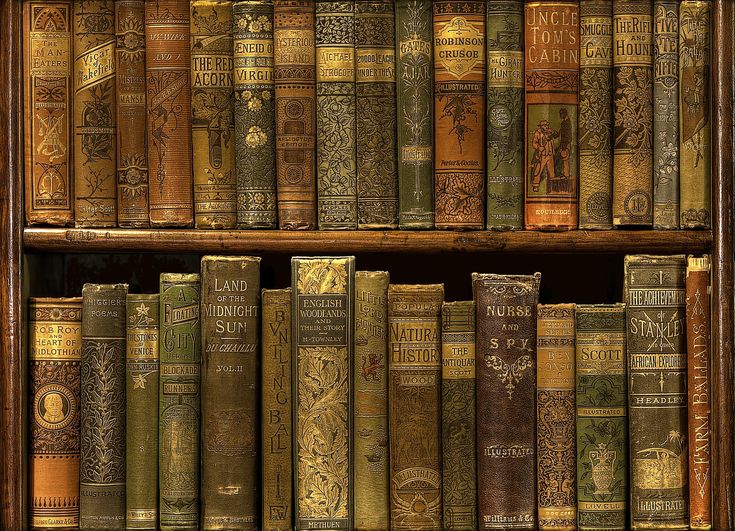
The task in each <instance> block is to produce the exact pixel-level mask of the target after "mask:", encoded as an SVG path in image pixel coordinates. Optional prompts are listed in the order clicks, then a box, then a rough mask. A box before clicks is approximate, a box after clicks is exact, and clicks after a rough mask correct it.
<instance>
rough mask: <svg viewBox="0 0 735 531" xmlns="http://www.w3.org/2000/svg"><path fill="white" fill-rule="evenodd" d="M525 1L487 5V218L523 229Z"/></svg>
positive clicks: (491, 223) (492, 224) (496, 225)
mask: <svg viewBox="0 0 735 531" xmlns="http://www.w3.org/2000/svg"><path fill="white" fill-rule="evenodd" d="M523 35H524V33H523V0H502V1H497V2H491V3H488V5H487V219H486V227H487V228H488V229H493V230H520V229H522V228H523V89H524V87H525V84H524V78H523V62H524V54H523V41H524V38H523Z"/></svg>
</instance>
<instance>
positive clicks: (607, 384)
mask: <svg viewBox="0 0 735 531" xmlns="http://www.w3.org/2000/svg"><path fill="white" fill-rule="evenodd" d="M575 319H576V332H575V341H576V369H577V376H576V382H577V389H576V391H577V525H578V527H579V529H580V531H601V530H610V531H613V530H614V531H623V530H624V529H626V524H627V521H626V515H627V512H626V509H627V500H628V425H627V415H626V405H627V402H628V400H627V397H628V394H627V391H626V389H627V385H626V374H627V369H626V367H627V364H626V356H625V305H624V304H611V305H581V304H578V305H577V308H576V317H575Z"/></svg>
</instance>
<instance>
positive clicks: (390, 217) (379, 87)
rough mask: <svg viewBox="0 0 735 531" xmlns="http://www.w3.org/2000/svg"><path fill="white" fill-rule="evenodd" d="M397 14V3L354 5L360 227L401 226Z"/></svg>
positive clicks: (381, 0)
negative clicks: (399, 208)
mask: <svg viewBox="0 0 735 531" xmlns="http://www.w3.org/2000/svg"><path fill="white" fill-rule="evenodd" d="M394 11H395V9H394V2H393V0H362V1H358V2H356V3H355V54H356V57H355V61H356V64H357V71H356V74H355V76H356V81H357V211H358V212H357V218H358V226H359V228H361V229H395V228H397V227H398V168H397V167H396V164H397V162H396V141H397V140H396V31H395V13H394Z"/></svg>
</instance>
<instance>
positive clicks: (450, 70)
mask: <svg viewBox="0 0 735 531" xmlns="http://www.w3.org/2000/svg"><path fill="white" fill-rule="evenodd" d="M485 97H486V96H485V2H484V1H483V0H470V1H466V2H465V1H458V0H436V1H435V2H434V138H435V139H436V143H435V146H434V208H435V223H436V227H437V228H438V229H483V228H484V227H485Z"/></svg>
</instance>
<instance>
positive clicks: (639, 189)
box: [612, 0, 653, 227]
mask: <svg viewBox="0 0 735 531" xmlns="http://www.w3.org/2000/svg"><path fill="white" fill-rule="evenodd" d="M652 7H653V4H652V2H640V1H639V0H613V64H614V69H613V74H614V85H613V86H614V90H615V97H614V107H613V111H614V112H613V116H614V120H615V126H614V129H613V131H614V133H613V135H614V136H613V137H614V139H615V140H614V143H613V175H614V177H613V201H612V215H613V225H614V226H621V225H623V226H624V225H641V226H648V227H650V226H651V225H652V224H653V205H652V202H653V197H652V196H653V177H652V176H653V138H652V136H653V42H652V40H653V9H652Z"/></svg>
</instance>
